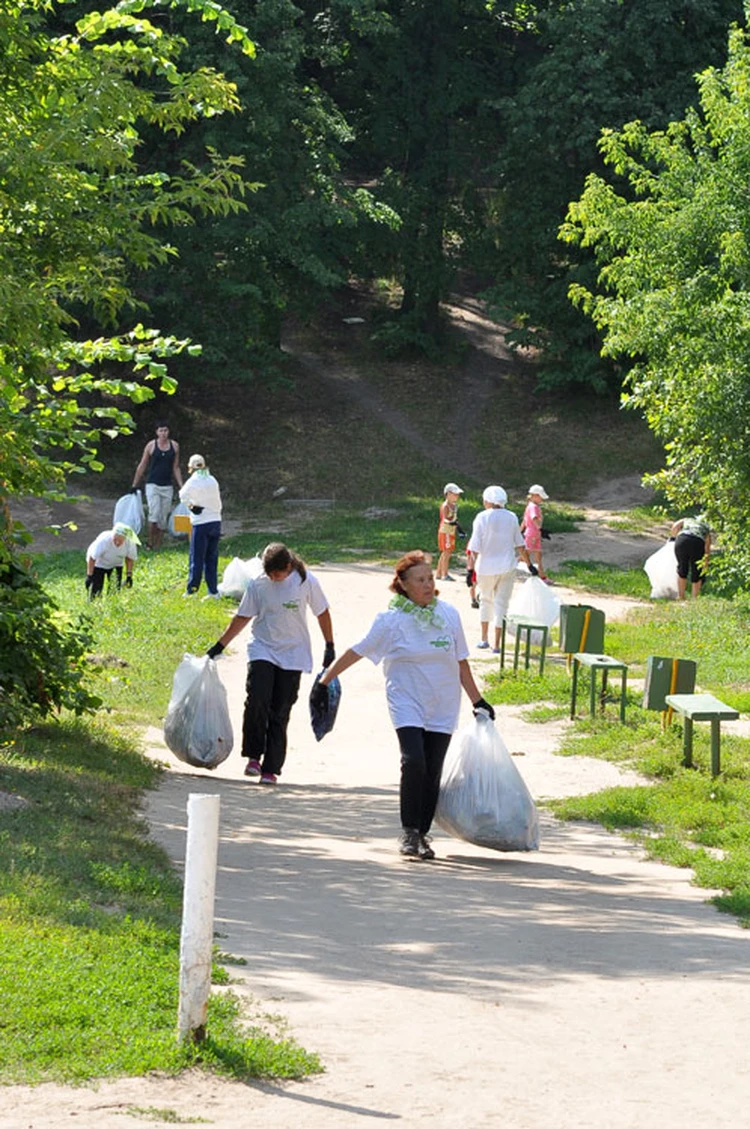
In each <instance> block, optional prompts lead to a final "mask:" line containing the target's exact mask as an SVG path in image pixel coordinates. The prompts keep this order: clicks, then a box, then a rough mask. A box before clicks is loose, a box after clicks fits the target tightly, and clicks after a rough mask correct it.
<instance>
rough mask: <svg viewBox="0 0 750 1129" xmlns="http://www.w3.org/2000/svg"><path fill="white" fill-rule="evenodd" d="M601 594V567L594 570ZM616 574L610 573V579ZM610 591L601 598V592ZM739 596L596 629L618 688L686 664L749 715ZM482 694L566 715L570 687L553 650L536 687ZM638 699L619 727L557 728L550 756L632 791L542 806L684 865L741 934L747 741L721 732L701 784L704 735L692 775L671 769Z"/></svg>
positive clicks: (535, 713) (495, 684) (670, 744)
mask: <svg viewBox="0 0 750 1129" xmlns="http://www.w3.org/2000/svg"><path fill="white" fill-rule="evenodd" d="M598 571H599V573H600V576H601V579H602V583H603V584H607V583H612V581H613V579H614V580H616V577H614V578H610V580H609V581H607V580H606V573H607V568H606V566H601V568H600V569H599V570H598ZM611 571H613V572H615V573H616V572H617V570H611ZM610 590H611V589H610ZM748 632H750V598H748V596H743V597H737V598H735V599H734V600H722V599H718V598H716V597H711V596H706V597H703V596H702V597H701V598H700V599H699V600H696V601H688V602H686V603H684V604H676V603H661V602H655V603H653V604H651V605H650V606H649V607H648V608H639V609H634V610H633V611H631V612H630V613H629V614H628V616H627V619H626V620H625V621H622V622H621V621H616V622H612V623H609V624H608V625H607V627H606V637H605V650H606V651H607V653H608V654H612V655H616V656H617V657H618V658H621V659H623V661H625V662H627V663H628V664H629V678H630V679H631V680H632V679H634V678H637V677H639V676H641V677H642V676H643V675H644V674H645V670H646V660H647V659H648V657H649V656H650V655H661V656H664V657H674V658H689V659H694V660H695V661H696V662H697V664H698V684H699V686H700V688H701V689H704V690H708V691H710V692H712V693H714V694H716V695H717V697H719V698H721V699H722V700H723V701H726V702H727V703H729V704H731V705H733V706H735V708H737V709H738V710H740V711H742V712H745V713H747V712H750V648H748V646H747V638H748ZM486 696H487V698H488V700H489V701H491V702H493V703H503V704H514V705H517V704H519V703H529V705H530V707H531V708H530V709H529V710H527V711H526V712H525V714H524V716H525V717H526V719H527V720H531V721H540V722H543V721H548V720H551V719H553V718H559V717H564V716H566V715H567V714H568V710H569V702H570V680H569V678H568V675H567V674H566V672H565V664H564V662H563V660H562V659H561V657H560V656H558V655H556V654H555V652H554V650H553V652H552V655H551V656H550V657H549V660H548V663H547V665H546V666H545V674H544V677H543V678H540V677H539V675H538V674H535V673H534V672H533V671H529V672H526V671H518V672H515V673H514V672H510V671H506V672H504V673H503V674H502V675H499V674H495V675H492V676H491V677H490V678H489V679H488V681H487V685H486ZM642 697H643V696H642V691H641V690H640V689H634V688H633V687H632V684H631V686H630V687H629V690H628V699H627V700H628V705H627V714H626V717H627V720H626V723H625V724H624V725H622V724H620V722H619V720H618V714H617V708H616V706H615V704H614V703H613V704H612V705H611V706H609V710H608V714H607V716H605V717H604V718H601V717H598V716H597V717H596V718H595V719H591V718H588V717H586V716H585V714H584V711H585V708H586V693H585V690H584V692H583V693H582V695H581V698H579V705H580V711H581V712H580V715H579V717H578V718H577V720H576V722H575V725H574V726H571V727H570V729H568V731H567V733H566V736H565V737H564V739H563V741H562V743H561V745H560V747H559V749H558V750H557V751H558V752H559V754H560V755H561V756H590V757H598V758H600V759H603V760H608V761H611V762H612V763H615V764H619V765H622V766H625V767H628V768H631V769H634V770H635V771H637V772H638V773H640V774H641V775H642V776H643V777H644V780H645V783H644V784H643V785H641V786H638V787H634V788H629V787H623V786H620V787H616V788H608V789H606V790H604V791H601V792H596V793H593V794H592V795H587V796H580V797H573V798H569V799H564V800H556V801H551V802H550V803H549V807H550V808H551V810H552V811H554V812H555V814H556V815H557V816H558V817H560V818H561V819H580V820H589V821H591V822H596V823H600V824H602V825H603V826H605V827H607V828H609V829H610V830H612V831H619V832H622V833H625V834H628V835H630V836H632V837H633V838H634V839H636V840H638V841H639V842H641V843H642V844H643V846H644V848H645V850H646V851H647V853H648V854H649V856H651V857H653V858H657V859H660V860H662V861H663V862H666V863H669V864H670V865H673V866H681V867H691V868H692V869H693V871H694V873H695V882H696V883H697V884H698V885H700V886H703V887H706V888H708V889H713V890H719V891H721V892H720V893H719V894H718V895H715V896H714V897H713V899H712V900H713V901H714V903H715V904H716V905H717V906H718V908H719V909H721V910H723V911H725V912H727V913H732V914H735V915H736V916H737V917H738V918H739V920H740V922H741V923H742V924H743V925H745V926H748V927H750V741H748V739H747V738H744V737H739V736H735V735H730V734H726V733H724V734H722V773H721V776H720V777H718V778H716V779H713V778H712V777H711V775H710V765H711V757H710V730H709V727H708V726H705V725H700V724H698V725H696V726H695V730H694V751H693V755H694V763H695V768H694V769H686V768H684V767H683V765H682V727H681V725H680V724H679V723H674V724H673V725H671V726H670V727H669V728H668V729H666V730H664V729H662V725H661V718H660V715H659V714H655V713H653V712H652V711H645V710H643V709H642V707H641V703H642Z"/></svg>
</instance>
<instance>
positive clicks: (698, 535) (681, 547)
mask: <svg viewBox="0 0 750 1129" xmlns="http://www.w3.org/2000/svg"><path fill="white" fill-rule="evenodd" d="M669 535H670V537H674V538H675V543H674V555H675V556H676V557H677V596H678V599H680V600H684V599H685V596H686V594H687V582H688V577H690V591H691V594H692V595H693V596H694V597H695V596H700V594H701V588H702V587H703V581H704V579H705V576H706V570H707V569H708V561H709V558H710V556H711V530H710V528H709V525H708V522H707V521H706V519H705V518H704V517H703V515H702V514H698V516H697V517H681V518H679V519H678V520H677V521H676V522H675V523H674V524H673V526H672V528H671V530H670V531H669Z"/></svg>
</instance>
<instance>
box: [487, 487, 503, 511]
mask: <svg viewBox="0 0 750 1129" xmlns="http://www.w3.org/2000/svg"><path fill="white" fill-rule="evenodd" d="M482 501H483V502H487V503H488V505H490V506H504V505H505V504H506V503H507V501H508V495H507V494H506V493H505V491H504V490H503V488H502V486H488V487H487V489H486V490H485V491H484V493H483V494H482Z"/></svg>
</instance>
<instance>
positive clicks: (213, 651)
mask: <svg viewBox="0 0 750 1129" xmlns="http://www.w3.org/2000/svg"><path fill="white" fill-rule="evenodd" d="M223 650H224V644H223V643H214V645H213V647H209V648H208V650H207V651H206V654H207V655H208V657H209V658H210V659H217V658H218V657H219V655H220V654H221V653H222V651H223Z"/></svg>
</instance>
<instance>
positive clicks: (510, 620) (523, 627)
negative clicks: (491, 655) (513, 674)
mask: <svg viewBox="0 0 750 1129" xmlns="http://www.w3.org/2000/svg"><path fill="white" fill-rule="evenodd" d="M508 626H510V627H512V628H513V631H514V633H515V637H516V644H515V649H514V652H513V669H514V670H518V660H519V650H520V646H521V636H522V635H525V636H526V650H525V653H524V668H525V669H526V670H528V669H529V662H530V661H531V656H530V651H531V633H532V631H539V632H541V636H542V642H541V651H540V654H539V674H540V675H542V674H544V657H545V655H546V653H547V640H548V638H551V634H552V633H551V631H550V628H549V627H547V624H546V623H537V622H536V620H533V619H527V618H526V617H525V616H522V615H508V616H506V617H505V618H504V619H503V631H502V635H501V636H500V669H501V670H502V669H503V667H504V666H505V634H506V630H507V627H508Z"/></svg>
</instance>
